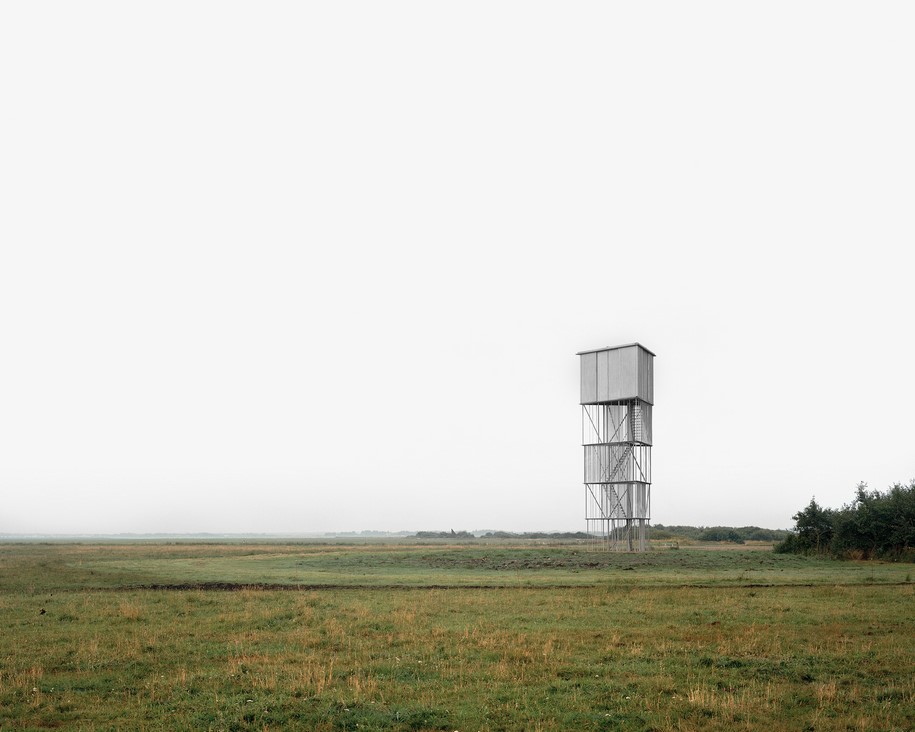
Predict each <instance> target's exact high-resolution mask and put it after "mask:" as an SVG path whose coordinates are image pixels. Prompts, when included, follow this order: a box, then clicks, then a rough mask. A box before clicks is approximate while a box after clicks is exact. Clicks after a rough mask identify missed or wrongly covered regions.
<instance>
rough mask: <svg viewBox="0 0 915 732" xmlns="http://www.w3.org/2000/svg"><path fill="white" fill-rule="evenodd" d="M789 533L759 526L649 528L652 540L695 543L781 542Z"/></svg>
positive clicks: (657, 526) (659, 526) (663, 526)
mask: <svg viewBox="0 0 915 732" xmlns="http://www.w3.org/2000/svg"><path fill="white" fill-rule="evenodd" d="M789 533H790V532H789V531H787V530H785V529H762V528H760V527H759V526H738V527H735V526H665V525H664V524H655V525H653V526H652V527H651V538H652V539H693V540H695V541H728V542H732V543H734V544H743V543H745V542H748V541H781V540H782V539H784V538H785V537H786V536H788V534H789Z"/></svg>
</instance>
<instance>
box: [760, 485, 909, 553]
mask: <svg viewBox="0 0 915 732" xmlns="http://www.w3.org/2000/svg"><path fill="white" fill-rule="evenodd" d="M794 521H795V527H794V532H793V533H791V534H790V535H789V536H788V537H787V538H785V540H784V541H782V542H781V543H779V544H778V545H776V547H775V551H777V552H782V553H794V554H825V555H830V556H834V557H846V558H861V559H870V558H873V557H882V558H891V559H907V560H910V561H915V479H913V480H912V481H911V482H910V483H909V485H903V484H902V483H896V484H895V485H893V486H892V487H891V488H890V489H889V490H887V491H885V492H880V491H877V490H873V491H871V490H868V488H867V484H866V483H859V484H858V487H857V488H856V489H855V498H854V500H853V501H852V502H851V503H848V504H845V505H844V506H842V508H839V509H832V508H823V507H822V506H820V505H819V504H818V503H817V502H816V500H814V499H811V500H810V503H809V504H808V505H807V507H806V508H805V509H803V510H802V511H799V512H798V513H796V514H794Z"/></svg>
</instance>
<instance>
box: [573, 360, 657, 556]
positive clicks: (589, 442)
mask: <svg viewBox="0 0 915 732" xmlns="http://www.w3.org/2000/svg"><path fill="white" fill-rule="evenodd" d="M576 355H577V356H579V357H580V358H581V443H582V445H583V446H584V457H585V522H586V524H587V531H588V533H589V534H591V535H592V536H594V537H595V539H596V542H597V544H598V546H599V547H600V548H602V549H610V550H617V551H640V552H641V551H645V549H646V548H647V545H648V525H649V523H650V521H651V444H652V436H651V411H652V407H653V405H654V358H655V354H654V353H652V352H651V351H649V350H648V349H647V348H645V346H643V345H642V344H640V343H629V344H626V345H623V346H608V347H606V348H598V349H595V350H593V351H581V352H579V353H577V354H576Z"/></svg>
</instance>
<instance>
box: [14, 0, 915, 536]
mask: <svg viewBox="0 0 915 732" xmlns="http://www.w3.org/2000/svg"><path fill="white" fill-rule="evenodd" d="M913 7H915V6H913V5H912V4H911V3H909V2H882V3H870V2H857V3H848V2H832V1H831V2H798V0H791V1H790V2H765V3H740V2H733V1H732V0H728V1H727V2H688V3H687V2H634V3H613V2H558V1H557V2H531V1H530V0H524V1H523V2H498V1H497V0H486V1H485V2H472V1H468V0H462V1H461V2H428V1H425V0H424V1H418V2H341V1H339V0H333V1H330V2H310V3H308V2H271V3H263V2H224V1H220V2H193V1H191V2H188V1H187V0H182V1H181V2H163V1H161V0H160V1H158V2H154V3H153V2H148V3H123V2H80V3H70V2H50V3H26V2H22V3H4V4H3V5H2V7H0V110H2V114H0V246H2V260H0V499H2V500H0V532H66V533H91V532H106V533H107V532H122V531H123V532H153V531H165V532H192V531H213V532H313V531H338V530H364V529H376V530H395V531H396V530H401V529H405V530H421V529H452V528H453V529H455V530H461V529H467V530H473V529H506V530H519V531H520V530H583V529H584V516H583V511H584V488H583V486H582V483H581V481H582V448H581V446H580V438H581V426H580V425H581V417H580V407H579V405H578V398H579V396H578V395H579V392H578V379H579V371H578V359H577V357H576V356H575V355H574V354H575V352H576V351H580V350H585V349H590V348H598V347H601V346H607V345H614V344H621V343H629V342H632V341H639V342H641V343H643V344H644V345H645V346H646V347H648V348H649V349H651V350H652V351H654V352H655V353H657V356H658V357H657V359H656V360H655V411H654V415H655V446H654V448H653V468H654V470H653V472H654V480H655V482H654V484H653V486H652V499H653V500H652V509H653V515H652V521H653V523H664V524H697V525H715V524H725V525H746V524H755V525H760V526H766V527H772V528H777V527H789V526H791V525H792V524H793V522H792V520H791V516H792V514H794V513H795V512H796V511H798V510H799V509H800V508H802V507H803V506H804V505H806V504H807V502H808V501H809V500H810V498H811V496H813V495H816V498H817V500H818V501H819V502H821V503H823V504H825V505H829V506H839V505H840V504H841V503H843V502H846V501H848V500H850V499H851V497H852V495H853V491H854V487H855V485H856V484H857V483H858V482H859V481H867V482H868V483H869V485H870V487H872V488H881V489H884V488H886V487H887V486H888V485H890V484H891V483H893V482H895V481H908V480H909V479H911V478H913V477H915V427H913V415H915V384H913V373H915V338H913V331H915V329H913V313H915V306H913V288H912V282H913V279H912V273H913V261H915V257H913V244H915V206H913V203H915V176H913V171H915V134H913V130H915V94H913V89H915V83H913V81H915V80H913V76H915V44H913V42H912V38H913V36H915V22H913V21H915V9H913Z"/></svg>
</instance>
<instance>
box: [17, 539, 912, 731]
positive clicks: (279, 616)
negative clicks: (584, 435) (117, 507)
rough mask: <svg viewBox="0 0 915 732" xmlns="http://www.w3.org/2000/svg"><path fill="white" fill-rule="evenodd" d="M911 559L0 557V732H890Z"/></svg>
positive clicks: (322, 552) (498, 551) (425, 548)
mask: <svg viewBox="0 0 915 732" xmlns="http://www.w3.org/2000/svg"><path fill="white" fill-rule="evenodd" d="M913 571H915V567H913V566H912V565H904V564H890V563H877V562H869V563H855V562H835V561H830V560H817V559H808V558H803V557H797V556H791V555H776V554H773V553H772V552H771V551H768V550H766V549H765V548H763V547H756V548H750V549H745V548H744V549H739V550H736V549H734V550H728V551H714V550H705V549H696V548H690V549H680V550H676V549H659V550H655V551H652V552H648V553H646V554H643V555H629V554H619V555H608V554H598V553H593V552H589V551H587V550H584V549H583V548H581V547H578V546H574V545H555V546H547V545H543V544H535V543H516V544H510V543H499V542H493V543H488V544H487V543H472V544H464V545H454V546H449V545H445V544H430V545H421V544H415V543H414V544H408V543H403V544H393V543H382V542H379V543H370V542H364V543H354V544H334V543H299V544H273V543H236V544H216V543H196V544H194V543H186V544H185V543H171V544H155V543H113V544H106V545H99V544H94V545H89V544H35V543H21V544H6V545H0V730H14V729H15V730H21V729H45V728H51V727H57V728H66V729H125V730H127V729H149V730H157V729H214V730H217V729H221V730H242V729H257V730H264V729H315V730H357V729H358V730H380V729H384V730H462V731H466V730H520V729H527V730H538V729H540V730H650V729H654V730H666V729H681V730H692V729H696V730H698V729H720V730H725V729H728V730H730V729H767V730H781V729H786V730H789V729H790V730H849V729H852V730H911V729H915V673H913V672H915V583H913V582H912V573H913Z"/></svg>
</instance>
